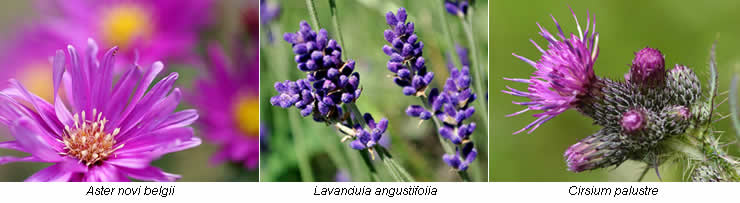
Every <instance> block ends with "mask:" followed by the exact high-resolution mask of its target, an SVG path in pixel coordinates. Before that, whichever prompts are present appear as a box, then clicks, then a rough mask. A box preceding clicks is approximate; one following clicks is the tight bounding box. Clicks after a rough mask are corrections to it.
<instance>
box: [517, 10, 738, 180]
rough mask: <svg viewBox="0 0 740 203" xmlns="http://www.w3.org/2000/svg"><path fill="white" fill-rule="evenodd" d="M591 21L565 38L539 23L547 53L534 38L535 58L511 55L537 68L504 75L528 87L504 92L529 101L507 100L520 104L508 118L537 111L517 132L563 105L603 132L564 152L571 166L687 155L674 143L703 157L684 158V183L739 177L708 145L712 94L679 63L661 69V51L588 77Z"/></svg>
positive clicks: (651, 163)
mask: <svg viewBox="0 0 740 203" xmlns="http://www.w3.org/2000/svg"><path fill="white" fill-rule="evenodd" d="M573 16H574V17H575V13H574V14H573ZM553 20H554V18H553ZM590 21H591V20H590V19H589V21H587V23H586V32H585V33H581V29H580V26H579V27H578V32H579V33H578V35H576V34H570V37H569V38H566V37H565V36H566V35H565V34H564V33H563V32H562V29H561V28H560V26H559V25H558V24H557V21H556V25H557V27H558V30H559V31H560V33H559V34H558V35H557V36H558V37H559V39H558V38H556V37H555V36H553V35H552V34H550V33H549V32H548V31H547V30H545V29H544V28H542V27H541V26H540V30H541V32H540V34H541V35H542V36H544V37H545V38H546V39H547V40H548V42H549V43H550V44H549V45H548V47H547V48H548V49H547V50H543V49H542V48H540V47H539V46H537V44H536V43H535V46H536V47H537V48H538V49H539V50H540V51H541V52H542V54H543V55H542V58H541V59H540V60H537V62H534V61H532V60H529V59H527V58H524V57H521V56H517V55H515V56H516V57H518V58H519V59H521V60H523V61H525V62H527V63H528V64H530V65H532V66H534V67H535V68H536V71H535V72H534V76H533V77H531V78H530V79H508V78H507V80H510V81H515V82H522V83H527V84H529V88H528V91H519V90H516V89H513V88H510V87H509V88H508V90H505V91H503V92H505V93H508V94H511V95H514V96H521V97H525V98H528V99H530V101H528V102H514V103H515V104H519V105H524V106H527V108H526V109H525V110H523V111H520V112H517V113H514V114H512V115H519V114H521V113H524V112H526V111H529V110H537V111H543V112H541V113H537V114H534V116H535V117H538V119H537V120H535V121H534V122H532V123H531V124H529V125H527V126H526V127H524V128H523V129H521V130H520V131H517V132H516V133H519V132H521V131H524V130H529V132H530V133H531V132H532V131H533V130H534V129H536V128H537V127H538V126H539V125H541V124H543V123H544V122H546V121H547V120H549V119H551V118H553V117H555V116H556V115H558V114H560V113H562V112H564V111H565V110H568V109H575V110H577V111H579V112H581V113H582V114H583V115H585V116H587V117H590V118H591V119H593V123H594V124H595V125H599V126H601V127H602V129H601V130H599V131H598V132H596V133H594V134H593V135H591V136H588V137H586V138H584V139H583V140H581V141H580V142H578V143H576V144H574V145H572V146H571V147H569V148H568V149H567V150H566V152H565V154H564V156H565V161H566V164H567V166H568V170H570V171H573V172H582V171H587V170H593V169H599V168H606V167H610V166H618V165H619V164H621V163H623V162H624V161H626V160H635V161H641V162H645V163H647V165H648V167H650V168H657V167H658V166H659V165H661V164H662V163H665V162H666V161H667V160H669V159H672V158H682V157H683V158H686V157H687V156H685V155H684V156H680V155H682V154H687V153H685V152H683V151H681V150H676V148H677V147H675V145H676V142H681V143H689V145H688V146H691V147H694V148H696V149H698V151H701V152H704V156H700V157H692V158H689V160H690V161H691V162H694V163H697V164H698V166H696V167H694V168H693V169H690V170H692V171H691V172H690V179H691V180H694V181H721V180H738V179H737V177H738V176H737V171H736V170H737V169H736V168H737V162H736V161H733V160H732V159H731V158H729V157H728V156H720V155H713V154H722V153H721V152H722V151H721V149H720V147H719V145H718V144H712V143H716V142H712V140H715V139H713V138H712V132H713V131H711V128H709V127H707V125H709V124H711V122H710V120H711V114H712V112H711V109H714V105H715V104H714V103H713V97H714V95H715V94H714V93H710V95H711V96H707V95H702V94H701V92H702V91H701V83H700V82H699V80H698V77H697V76H696V74H694V72H693V71H692V70H691V69H690V68H688V67H686V66H683V65H676V66H675V68H673V69H671V70H669V71H667V72H666V68H665V57H664V56H663V54H662V53H661V52H660V51H659V50H657V49H654V48H649V47H646V48H644V49H642V50H640V51H638V52H636V53H635V58H634V60H633V61H632V65H631V66H630V70H629V71H628V73H627V74H625V80H624V81H621V80H611V79H607V78H601V77H598V76H596V75H594V72H593V62H594V60H595V59H596V56H597V55H598V45H597V44H598V33H595V31H594V30H591V31H592V33H591V34H588V31H589V28H592V27H589V23H590ZM576 22H578V20H577V18H576ZM538 25H539V24H538ZM533 43H534V42H533ZM712 64H714V62H712ZM713 70H714V69H713ZM714 86H715V87H716V84H715V85H714ZM700 98H705V99H707V100H709V101H708V102H704V101H700ZM516 133H515V134H516ZM708 151H711V152H708ZM677 154H678V155H677ZM674 155H675V156H674ZM713 156H715V157H717V158H712V157H713ZM676 160H681V159H676ZM684 160H686V159H684ZM718 162H719V163H718ZM721 163H725V164H721ZM656 172H657V170H656Z"/></svg>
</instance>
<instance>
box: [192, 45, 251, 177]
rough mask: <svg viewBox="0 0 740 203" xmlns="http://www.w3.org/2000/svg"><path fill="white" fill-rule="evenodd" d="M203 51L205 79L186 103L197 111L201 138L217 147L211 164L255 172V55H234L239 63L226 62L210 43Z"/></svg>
mask: <svg viewBox="0 0 740 203" xmlns="http://www.w3.org/2000/svg"><path fill="white" fill-rule="evenodd" d="M254 51H255V52H253V53H256V50H254ZM207 52H208V56H209V59H210V64H209V65H208V66H207V67H208V68H207V69H206V70H207V73H208V76H206V77H204V78H201V79H200V80H198V81H197V82H196V84H195V87H196V88H197V93H196V94H195V95H192V96H191V97H190V100H191V101H192V102H193V104H194V105H195V106H196V107H198V109H200V112H201V119H200V120H199V122H198V123H199V126H200V127H201V128H200V129H201V131H202V134H203V136H204V137H205V138H206V139H207V140H208V141H210V142H212V143H214V144H216V145H218V146H220V150H219V151H218V152H217V153H216V154H215V155H214V156H213V159H212V161H213V162H214V163H221V162H224V161H230V162H236V163H241V164H243V165H244V168H247V169H255V168H256V167H257V166H258V164H259V135H260V134H259V127H260V124H259V75H258V74H257V72H258V71H259V64H258V63H257V61H258V58H257V55H256V54H253V55H247V54H238V55H236V57H239V58H238V59H239V60H229V59H228V57H227V55H226V54H225V53H224V52H223V50H222V49H221V47H220V46H218V45H216V44H211V45H210V46H209V47H208V50H207ZM236 53H240V52H236ZM235 59H236V58H235ZM232 61H233V62H232Z"/></svg>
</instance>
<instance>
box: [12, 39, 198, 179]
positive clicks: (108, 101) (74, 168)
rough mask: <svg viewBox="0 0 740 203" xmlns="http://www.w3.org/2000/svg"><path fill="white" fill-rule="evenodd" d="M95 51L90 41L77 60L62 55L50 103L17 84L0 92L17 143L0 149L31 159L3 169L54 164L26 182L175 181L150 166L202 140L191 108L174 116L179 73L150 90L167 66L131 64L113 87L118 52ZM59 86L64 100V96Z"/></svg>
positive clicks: (55, 68) (56, 62)
mask: <svg viewBox="0 0 740 203" xmlns="http://www.w3.org/2000/svg"><path fill="white" fill-rule="evenodd" d="M97 50H98V48H97V44H96V43H95V42H94V41H92V40H89V41H88V51H87V53H85V54H81V55H78V53H77V52H76V49H75V48H74V47H73V46H69V47H68V52H67V54H68V55H69V58H70V61H69V64H70V65H68V66H67V68H65V60H64V58H65V53H64V52H63V51H61V50H59V51H57V53H56V56H54V60H53V80H52V81H53V90H54V103H53V104H52V103H49V102H47V101H45V100H43V99H41V98H40V97H38V96H36V95H34V94H33V93H30V92H29V91H28V90H27V89H26V88H25V87H24V86H23V85H21V84H20V83H19V82H18V81H17V80H14V79H11V80H10V85H11V86H10V87H9V88H7V89H4V90H2V91H0V100H2V102H0V123H2V124H4V125H7V126H9V127H10V129H11V131H12V133H13V137H14V138H15V140H12V141H7V142H2V143H0V147H1V148H5V149H13V150H18V151H22V152H27V153H29V154H31V155H30V156H27V157H0V160H2V162H0V164H5V163H10V162H18V161H24V162H44V163H52V165H51V166H49V167H48V168H45V169H43V170H41V171H39V172H37V173H36V174H34V175H33V176H31V177H29V178H28V179H27V180H26V181H128V180H129V178H134V179H139V180H151V181H174V180H177V179H178V178H179V177H180V176H178V175H175V174H170V173H166V172H163V171H162V170H161V169H159V168H156V167H154V166H151V165H150V163H151V162H152V161H153V160H156V159H158V158H159V157H161V156H163V155H165V154H168V153H171V152H176V151H181V150H185V149H188V148H192V147H195V146H198V145H200V143H201V141H200V139H198V138H196V137H194V136H193V130H192V128H190V127H188V126H189V125H190V124H191V123H192V122H194V121H195V120H196V119H197V117H198V114H197V113H196V112H195V111H194V110H183V111H179V112H173V111H174V110H175V108H176V107H177V105H178V103H179V101H180V98H181V94H182V93H181V92H180V90H179V89H178V88H174V89H173V87H172V86H173V83H174V82H175V80H177V77H178V74H177V73H171V74H170V75H168V76H167V77H165V78H164V79H162V80H161V81H160V82H158V83H156V84H154V85H153V86H152V87H151V89H149V90H148V91H147V89H148V88H149V87H150V84H152V81H153V79H154V77H155V76H156V75H157V74H159V72H160V71H161V70H162V69H163V68H164V65H163V64H162V63H161V62H155V63H154V64H153V65H152V66H151V68H147V69H141V68H140V67H137V66H131V68H130V69H129V70H127V72H126V73H125V74H124V75H123V76H122V77H121V78H120V79H118V81H117V82H116V83H115V84H114V85H112V86H109V85H110V84H113V71H112V69H113V64H114V63H115V54H116V53H117V51H118V48H115V47H114V48H112V49H110V50H109V51H107V52H106V53H105V54H104V57H103V60H102V61H100V62H99V61H98V59H97V57H96V56H97V53H96V52H97ZM92 76H94V77H92ZM62 84H64V90H66V99H65V97H62V96H61V92H60V91H59V88H60V87H61V85H62ZM122 101H129V102H122Z"/></svg>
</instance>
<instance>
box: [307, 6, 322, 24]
mask: <svg viewBox="0 0 740 203" xmlns="http://www.w3.org/2000/svg"><path fill="white" fill-rule="evenodd" d="M306 7H308V14H309V15H311V21H313V24H314V25H316V28H317V29H321V24H319V14H318V13H317V12H316V4H314V0H306Z"/></svg>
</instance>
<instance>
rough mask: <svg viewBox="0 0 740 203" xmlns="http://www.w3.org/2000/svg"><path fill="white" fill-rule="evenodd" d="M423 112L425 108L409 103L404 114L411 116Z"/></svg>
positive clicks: (417, 115)
mask: <svg viewBox="0 0 740 203" xmlns="http://www.w3.org/2000/svg"><path fill="white" fill-rule="evenodd" d="M424 112H427V110H426V109H424V107H421V106H419V105H411V106H409V107H408V108H406V115H409V116H411V117H419V116H421V114H422V113H424Z"/></svg>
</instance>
